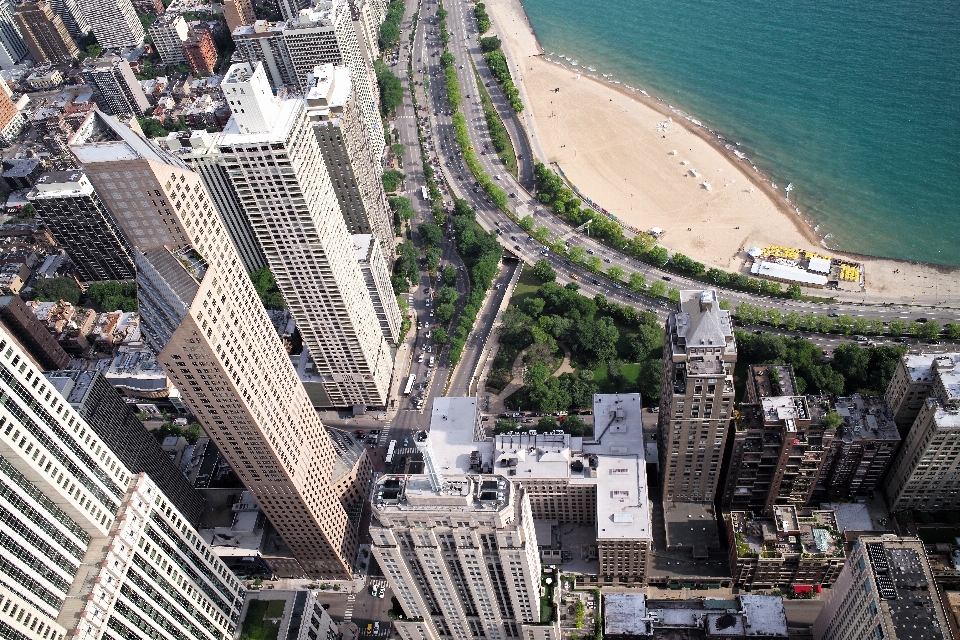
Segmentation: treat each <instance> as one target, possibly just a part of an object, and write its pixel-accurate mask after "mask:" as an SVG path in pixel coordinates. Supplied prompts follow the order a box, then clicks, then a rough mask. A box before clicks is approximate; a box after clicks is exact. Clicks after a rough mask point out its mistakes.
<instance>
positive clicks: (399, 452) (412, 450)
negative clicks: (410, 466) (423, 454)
mask: <svg viewBox="0 0 960 640" xmlns="http://www.w3.org/2000/svg"><path fill="white" fill-rule="evenodd" d="M416 452H417V448H416V447H400V448H399V449H394V451H393V455H395V456H403V455H409V454H411V453H416Z"/></svg>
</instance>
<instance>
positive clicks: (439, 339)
mask: <svg viewBox="0 0 960 640" xmlns="http://www.w3.org/2000/svg"><path fill="white" fill-rule="evenodd" d="M430 335H431V336H432V337H433V339H434V341H435V342H436V343H437V344H446V343H447V330H446V329H444V328H443V327H437V328H436V329H433V331H432V332H431V334H430Z"/></svg>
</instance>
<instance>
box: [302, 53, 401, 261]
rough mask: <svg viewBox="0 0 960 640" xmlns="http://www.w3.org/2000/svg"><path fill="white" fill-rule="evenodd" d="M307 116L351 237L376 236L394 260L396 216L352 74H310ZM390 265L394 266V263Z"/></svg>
mask: <svg viewBox="0 0 960 640" xmlns="http://www.w3.org/2000/svg"><path fill="white" fill-rule="evenodd" d="M306 100H307V117H308V118H309V119H310V123H311V124H312V125H313V132H314V133H315V134H316V136H317V142H319V143H320V151H321V153H322V154H323V161H324V163H325V164H326V165H327V171H328V172H329V173H330V179H331V180H332V181H333V190H334V192H335V193H336V194H337V200H338V201H339V202H340V209H341V210H342V211H343V219H344V221H345V222H346V223H347V228H348V229H349V230H350V233H370V234H373V235H374V236H376V238H377V240H378V241H379V242H380V246H381V248H382V249H383V254H384V255H385V256H387V259H388V260H390V259H391V258H392V257H393V255H394V253H395V252H396V237H395V236H394V229H393V221H392V218H393V214H392V212H391V211H390V205H389V203H388V202H387V194H386V192H385V191H384V189H383V179H382V177H381V174H382V170H383V169H382V165H381V164H380V162H379V158H377V157H376V156H374V155H373V153H372V151H371V149H370V144H369V140H370V133H369V131H368V130H367V126H366V121H365V120H364V119H363V113H362V112H361V110H360V108H359V106H358V104H357V99H356V95H355V93H354V91H353V83H352V82H351V80H350V70H349V69H348V68H347V67H335V66H333V65H332V64H325V65H320V66H317V67H315V68H314V70H313V72H311V73H310V75H308V76H307V92H306ZM391 266H392V265H391Z"/></svg>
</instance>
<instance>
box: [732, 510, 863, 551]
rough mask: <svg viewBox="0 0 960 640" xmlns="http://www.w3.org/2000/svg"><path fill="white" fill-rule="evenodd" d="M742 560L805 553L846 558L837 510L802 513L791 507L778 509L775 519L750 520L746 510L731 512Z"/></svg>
mask: <svg viewBox="0 0 960 640" xmlns="http://www.w3.org/2000/svg"><path fill="white" fill-rule="evenodd" d="M730 519H731V522H732V525H733V532H734V534H735V535H736V541H735V544H736V545H737V550H738V555H739V556H740V557H749V556H751V555H753V556H759V557H762V558H783V557H784V556H789V555H795V554H801V555H802V556H813V557H824V558H829V557H843V555H844V553H843V540H842V539H841V537H840V534H839V530H838V527H837V519H836V516H835V514H834V512H833V511H829V510H815V511H810V512H806V513H804V512H800V513H798V512H797V511H796V509H794V508H793V507H789V506H785V505H783V506H778V507H775V508H774V516H773V518H768V519H760V518H756V519H755V518H750V517H748V516H747V513H746V512H744V511H733V512H731V513H730Z"/></svg>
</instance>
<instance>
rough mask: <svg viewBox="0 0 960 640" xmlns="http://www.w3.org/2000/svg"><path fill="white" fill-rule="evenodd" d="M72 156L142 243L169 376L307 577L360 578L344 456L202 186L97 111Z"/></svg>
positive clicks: (154, 331)
mask: <svg viewBox="0 0 960 640" xmlns="http://www.w3.org/2000/svg"><path fill="white" fill-rule="evenodd" d="M306 133H309V132H306ZM311 139H312V138H311ZM70 144H71V149H72V151H73V152H74V155H75V156H76V157H77V159H78V160H79V161H80V162H81V163H82V164H83V166H84V167H85V169H86V171H87V175H88V176H89V177H90V180H91V182H93V184H94V186H95V187H96V188H97V190H98V192H100V193H101V195H102V197H103V200H104V202H105V203H106V204H107V206H108V207H109V208H110V210H111V211H112V212H113V213H114V215H115V217H116V218H117V221H118V223H119V224H120V227H121V228H122V229H123V231H124V234H125V235H126V236H127V238H128V239H129V240H130V242H131V244H132V245H133V248H134V252H135V258H136V264H137V266H138V272H137V282H138V286H139V288H140V292H141V294H142V295H140V310H141V315H142V326H143V330H144V332H145V333H146V335H147V338H148V340H149V341H151V343H152V344H154V345H158V346H159V347H160V348H161V350H160V354H159V356H158V360H159V362H160V365H161V367H163V369H164V371H165V372H166V373H167V375H168V376H169V377H170V379H171V381H172V382H173V383H174V385H175V386H176V387H177V389H178V390H179V391H180V393H181V394H182V396H183V400H184V402H185V403H186V404H187V405H188V406H189V407H190V410H191V411H192V412H193V414H194V415H195V416H196V417H197V420H198V422H200V424H201V425H202V426H203V428H204V430H205V431H206V433H207V434H208V435H209V436H210V438H211V439H212V440H213V442H214V443H215V444H216V446H217V448H218V450H219V451H220V452H221V454H222V455H223V456H224V458H225V459H226V460H227V462H228V463H229V464H230V466H231V468H232V469H233V470H234V471H235V472H236V474H237V476H238V477H239V479H240V481H241V482H243V483H244V485H245V486H246V487H247V489H248V490H249V491H250V493H251V494H252V495H253V496H254V498H255V499H256V500H257V503H258V504H259V505H260V507H261V509H262V510H263V512H264V514H265V516H266V517H267V519H268V520H269V521H270V523H271V524H272V525H273V526H274V528H275V529H276V530H277V532H278V533H279V535H280V537H281V538H282V539H283V541H284V543H285V544H286V546H287V547H288V548H289V549H290V551H291V552H292V554H293V555H294V557H295V559H296V564H297V565H298V566H299V569H300V573H299V575H302V576H308V577H314V578H322V577H329V578H334V577H338V578H346V577H350V576H351V575H352V571H351V566H352V561H353V559H354V557H355V553H356V545H357V539H356V527H355V526H354V525H353V524H352V523H351V522H350V521H349V519H348V517H347V512H346V509H345V508H344V506H343V504H342V502H341V498H342V497H344V495H345V493H346V491H345V489H344V486H343V485H341V484H338V485H337V486H336V487H335V486H333V480H332V474H333V470H334V467H335V466H336V452H335V451H334V449H333V447H332V446H331V443H330V440H329V438H328V437H327V436H326V433H325V431H324V428H323V425H322V424H321V423H320V420H319V418H318V417H317V413H316V410H315V409H314V408H313V406H312V404H311V403H310V400H309V398H308V397H307V393H306V391H305V390H304V388H303V385H302V384H301V383H300V381H299V379H298V378H297V374H296V371H295V370H294V368H293V365H292V364H291V363H290V359H289V357H288V356H287V354H286V351H285V350H284V348H283V345H282V343H281V342H280V339H279V337H278V336H277V334H276V332H275V331H274V329H273V326H272V324H271V322H270V319H269V317H268V316H267V314H266V311H265V310H264V308H263V305H262V303H261V302H260V298H259V296H258V295H257V292H256V290H255V289H254V288H253V283H252V282H251V281H250V278H249V276H248V275H247V273H246V270H245V269H244V268H243V263H242V262H241V260H240V258H239V256H238V255H237V253H236V250H235V249H234V247H233V243H232V242H230V241H229V235H228V234H227V232H226V230H225V228H224V225H223V222H222V221H221V219H220V217H219V216H218V215H217V213H216V211H215V210H214V208H213V205H212V203H211V198H210V196H209V195H208V194H207V193H206V190H205V189H204V188H203V183H202V181H201V180H200V177H199V176H198V175H197V174H196V173H195V172H194V171H193V170H191V169H190V168H189V166H188V165H186V164H185V163H183V162H182V161H181V160H179V159H178V158H177V157H176V156H175V155H173V154H170V153H168V152H165V151H163V150H161V149H160V148H158V147H156V146H154V145H153V144H150V143H149V142H147V141H146V140H144V139H143V138H142V137H140V136H139V135H138V134H136V133H135V132H134V131H132V130H130V129H129V128H127V127H125V126H124V125H122V124H120V123H119V122H117V121H116V120H114V119H113V118H110V117H108V116H104V115H102V114H100V113H99V112H96V111H95V112H93V113H91V114H90V116H89V117H88V118H87V120H86V121H85V122H84V123H83V125H82V126H81V127H80V129H79V130H78V132H77V134H75V135H74V136H73V137H72V138H71V140H70Z"/></svg>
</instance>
